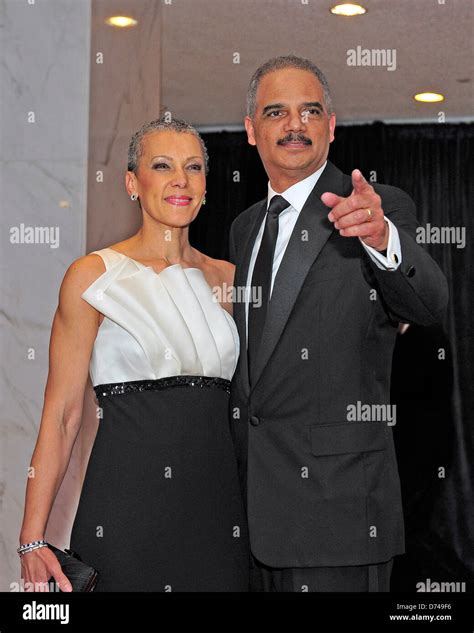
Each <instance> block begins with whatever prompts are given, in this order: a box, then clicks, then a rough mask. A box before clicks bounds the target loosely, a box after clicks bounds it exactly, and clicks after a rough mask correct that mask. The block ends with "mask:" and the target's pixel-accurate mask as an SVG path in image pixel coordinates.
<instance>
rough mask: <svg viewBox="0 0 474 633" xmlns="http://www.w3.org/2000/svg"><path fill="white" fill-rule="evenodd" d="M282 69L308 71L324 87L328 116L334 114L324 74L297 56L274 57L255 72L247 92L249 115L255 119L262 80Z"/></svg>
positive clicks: (306, 60) (309, 62) (311, 63)
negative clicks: (258, 91)
mask: <svg viewBox="0 0 474 633" xmlns="http://www.w3.org/2000/svg"><path fill="white" fill-rule="evenodd" d="M282 68H298V69H299V70H307V71H308V72H310V73H313V75H314V76H315V77H316V78H317V79H318V81H319V83H320V84H321V86H322V87H323V95H324V102H325V104H326V109H327V111H328V114H332V113H333V112H334V108H333V105H332V99H331V94H330V92H329V85H328V81H327V79H326V77H325V75H324V73H323V72H322V71H321V70H320V69H319V68H318V67H317V66H316V64H313V62H311V61H310V60H309V59H305V58H304V57H297V56H296V55H282V56H281V57H273V58H272V59H270V60H268V62H265V64H263V65H262V66H260V68H257V70H256V71H255V72H254V74H253V76H252V79H251V80H250V84H249V87H248V90H247V115H248V116H249V117H250V118H251V119H253V118H254V116H255V110H256V109H257V90H258V86H259V83H260V80H261V79H262V77H264V76H265V75H268V74H269V73H271V72H273V71H274V70H281V69H282Z"/></svg>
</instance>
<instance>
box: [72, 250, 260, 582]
mask: <svg viewBox="0 0 474 633" xmlns="http://www.w3.org/2000/svg"><path fill="white" fill-rule="evenodd" d="M94 252H95V253H96V254H98V255H100V256H101V257H102V259H103V260H104V263H105V267H106V271H105V272H104V273H103V274H102V275H101V276H100V277H99V278H98V279H97V280H96V281H95V282H94V283H93V284H92V285H91V286H89V288H87V290H86V291H85V292H84V293H83V294H82V298H83V299H84V300H85V301H87V302H88V303H89V304H90V305H92V306H94V307H95V308H96V309H97V310H98V311H99V312H101V313H102V314H103V315H104V319H103V321H102V323H101V325H100V327H99V330H98V334H97V338H96V340H95V343H94V347H93V351H92V356H91V361H90V375H91V379H92V384H93V386H94V390H95V393H96V396H97V400H98V405H99V406H98V417H99V425H98V431H97V435H96V438H95V441H94V444H93V447H92V452H91V455H90V458H89V462H88V465H87V470H86V474H85V479H84V483H83V487H82V491H81V496H80V499H79V505H78V508H77V513H76V516H75V520H74V524H73V528H72V533H71V541H70V548H71V549H72V550H74V551H75V552H77V553H78V554H79V555H80V556H81V558H82V560H83V561H84V562H86V563H88V564H89V565H92V566H93V567H95V568H96V569H97V570H98V572H99V574H100V577H99V582H98V584H97V587H96V589H95V591H155V592H158V591H163V592H166V591H174V592H176V591H177V592H180V591H248V567H249V544H248V530H247V525H246V518H245V510H244V503H243V499H242V496H241V495H242V493H241V488H240V485H239V479H238V472H237V463H236V456H235V452H234V446H233V442H232V438H231V434H230V428H229V391H230V379H231V378H232V375H233V373H234V371H235V367H236V364H237V359H238V353H239V340H238V333H237V328H236V325H235V323H234V321H233V319H232V317H231V315H230V314H229V313H228V312H227V311H226V310H224V309H223V308H222V307H221V305H220V304H219V303H218V302H217V301H216V300H215V297H214V295H213V293H212V290H211V288H210V286H209V285H208V283H207V282H206V279H205V277H204V274H203V272H202V271H201V270H200V269H198V268H183V267H182V266H181V265H180V264H175V265H172V266H168V267H167V268H165V269H164V270H162V271H161V272H160V273H156V272H155V270H154V269H153V268H152V267H151V266H145V265H144V264H142V263H140V262H137V261H135V260H133V259H131V258H129V257H127V256H126V255H123V254H122V253H119V252H118V251H115V250H113V249H110V248H106V249H102V250H100V251H94Z"/></svg>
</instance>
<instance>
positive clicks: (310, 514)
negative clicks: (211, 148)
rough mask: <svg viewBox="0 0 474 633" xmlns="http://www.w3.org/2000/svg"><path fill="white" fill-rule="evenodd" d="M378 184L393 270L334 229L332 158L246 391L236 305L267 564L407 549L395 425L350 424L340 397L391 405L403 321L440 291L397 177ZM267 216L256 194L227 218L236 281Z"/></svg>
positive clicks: (244, 429) (345, 187)
mask: <svg viewBox="0 0 474 633" xmlns="http://www.w3.org/2000/svg"><path fill="white" fill-rule="evenodd" d="M374 189H375V190H376V192H377V193H378V194H379V195H380V196H381V198H382V208H383V209H384V212H385V215H386V216H387V217H389V218H390V220H392V222H393V223H394V224H395V226H396V227H397V229H398V233H399V236H400V243H401V252H402V263H401V264H400V266H399V268H398V270H396V271H386V270H381V269H379V268H378V267H377V266H376V265H375V263H373V261H372V260H371V259H370V257H369V256H368V254H367V253H366V251H365V249H364V248H363V246H362V244H361V243H360V240H359V239H358V238H348V237H342V236H340V235H339V233H338V231H337V230H336V229H334V227H333V225H332V224H331V222H330V221H329V220H328V219H327V214H328V213H329V208H328V207H326V206H325V205H324V204H323V203H322V202H321V200H320V196H321V194H322V193H324V192H325V191H331V192H333V193H336V194H339V195H341V196H348V195H350V193H351V192H352V182H351V178H350V177H349V176H347V175H345V174H343V173H342V172H341V171H340V170H339V169H337V168H336V167H335V166H334V165H333V164H332V163H330V162H328V163H327V166H326V168H325V169H324V171H323V173H322V174H321V176H320V178H319V180H318V182H317V183H316V185H315V187H314V189H313V191H312V192H311V194H310V196H309V198H308V200H307V202H306V204H305V205H304V208H303V209H302V211H301V213H300V216H299V218H298V221H297V223H296V225H295V228H294V230H293V233H292V235H291V238H290V241H289V243H288V246H287V249H286V251H285V254H284V257H283V260H282V262H281V265H280V267H279V270H278V273H277V275H276V278H275V283H274V287H273V292H272V297H271V301H270V305H269V310H268V313H267V321H266V324H265V328H264V333H263V337H262V340H261V345H260V349H259V357H258V364H257V369H256V374H257V378H256V381H255V383H254V385H253V387H252V390H250V388H249V380H248V363H247V353H246V348H247V343H246V335H245V330H246V325H245V304H244V302H243V301H240V302H239V301H238V300H237V302H236V303H235V305H234V318H235V320H236V323H237V327H238V329H239V333H240V344H241V353H240V360H239V364H238V366H237V370H236V373H235V376H234V379H233V385H232V395H231V429H232V435H233V439H234V443H235V446H236V450H237V456H238V462H239V472H240V477H241V480H242V485H243V489H244V494H245V495H246V498H247V512H248V522H249V530H250V542H251V548H252V553H253V555H254V556H255V557H256V558H257V559H258V560H259V561H260V562H262V563H264V564H265V565H268V566H271V567H277V568H278V567H319V566H344V565H366V564H374V563H378V562H383V561H387V560H388V559H390V558H391V557H392V556H394V555H395V554H401V553H403V552H404V528H403V514H402V504H401V498H400V481H399V476H398V469H397V462H396V457H395V450H394V443H393V438H392V427H391V426H389V425H388V424H387V423H386V422H382V421H374V420H372V421H348V416H347V413H348V405H357V403H358V402H360V403H361V405H365V404H369V405H372V404H385V405H388V404H389V403H390V374H391V366H392V351H393V347H394V343H395V337H396V334H397V325H398V323H399V321H402V322H406V323H416V324H419V325H431V324H434V323H437V322H439V321H440V320H441V319H442V317H443V314H444V312H445V309H446V305H447V301H448V288H447V282H446V279H445V277H444V275H443V273H442V272H441V270H440V269H439V267H438V265H437V264H436V263H435V262H434V260H433V259H432V258H431V257H430V256H429V255H428V254H427V253H426V252H425V251H424V250H423V248H421V247H420V245H419V244H417V243H416V241H415V229H416V226H417V222H416V218H415V206H414V204H413V201H412V200H411V198H410V197H409V196H408V195H407V194H406V193H404V192H403V191H402V190H401V189H398V188H396V187H391V186H387V185H377V184H375V185H374ZM265 213H266V200H262V201H261V202H258V203H257V204H255V205H253V206H252V207H250V208H249V209H247V210H246V211H244V212H243V213H241V214H240V215H239V216H238V217H237V218H236V219H235V220H234V222H233V224H232V227H231V232H230V252H231V261H232V262H233V263H235V264H236V276H235V282H234V283H235V286H236V287H237V288H242V287H245V285H246V280H247V273H248V267H249V261H250V256H251V253H252V248H253V245H254V242H255V238H256V235H257V232H258V229H259V227H260V225H261V223H262V221H263V218H264V216H265ZM374 290H375V291H376V292H374ZM411 423H412V424H416V423H417V421H416V420H412V421H411Z"/></svg>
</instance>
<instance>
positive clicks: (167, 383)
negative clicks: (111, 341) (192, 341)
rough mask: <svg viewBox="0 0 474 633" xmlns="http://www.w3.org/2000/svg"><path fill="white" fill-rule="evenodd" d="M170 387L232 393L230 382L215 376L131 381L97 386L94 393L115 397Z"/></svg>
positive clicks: (169, 377) (167, 377) (168, 377)
mask: <svg viewBox="0 0 474 633" xmlns="http://www.w3.org/2000/svg"><path fill="white" fill-rule="evenodd" d="M170 387H201V388H204V387H206V388H209V389H223V390H224V391H226V392H227V393H230V380H226V379H225V378H216V377H213V376H166V377H165V378H157V379H156V380H130V381H128V382H111V383H107V384H103V385H96V386H95V387H94V391H95V393H96V395H97V396H115V395H120V394H124V393H138V392H139V391H159V390H160V389H169V388H170Z"/></svg>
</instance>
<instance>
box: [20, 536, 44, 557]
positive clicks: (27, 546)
mask: <svg viewBox="0 0 474 633" xmlns="http://www.w3.org/2000/svg"><path fill="white" fill-rule="evenodd" d="M40 547H48V543H47V542H46V541H45V540H44V539H40V540H39V541H32V542H31V543H22V544H21V545H20V547H18V548H17V550H16V551H17V552H18V555H19V556H20V557H21V556H24V555H25V554H28V552H32V551H33V550H34V549H39V548H40Z"/></svg>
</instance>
